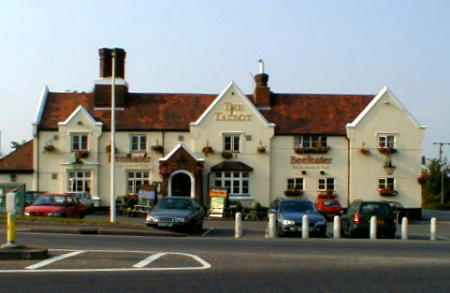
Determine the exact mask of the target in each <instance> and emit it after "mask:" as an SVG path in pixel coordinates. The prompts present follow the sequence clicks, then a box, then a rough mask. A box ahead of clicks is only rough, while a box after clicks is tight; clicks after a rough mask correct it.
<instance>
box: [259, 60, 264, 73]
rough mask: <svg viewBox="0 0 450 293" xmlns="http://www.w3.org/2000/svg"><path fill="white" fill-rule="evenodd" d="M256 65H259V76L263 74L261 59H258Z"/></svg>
mask: <svg viewBox="0 0 450 293" xmlns="http://www.w3.org/2000/svg"><path fill="white" fill-rule="evenodd" d="M258 63H259V74H263V73H264V61H263V60H262V59H259V60H258Z"/></svg>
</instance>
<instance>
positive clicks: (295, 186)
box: [287, 178, 303, 190]
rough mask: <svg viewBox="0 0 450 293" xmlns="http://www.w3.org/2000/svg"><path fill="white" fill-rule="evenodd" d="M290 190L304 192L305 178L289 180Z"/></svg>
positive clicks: (288, 186)
mask: <svg viewBox="0 0 450 293" xmlns="http://www.w3.org/2000/svg"><path fill="white" fill-rule="evenodd" d="M287 189H288V190H303V178H288V180H287Z"/></svg>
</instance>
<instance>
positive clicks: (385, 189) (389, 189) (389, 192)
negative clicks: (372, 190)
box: [378, 188, 398, 196]
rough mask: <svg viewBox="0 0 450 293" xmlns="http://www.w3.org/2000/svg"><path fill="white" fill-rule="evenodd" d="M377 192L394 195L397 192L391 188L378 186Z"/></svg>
mask: <svg viewBox="0 0 450 293" xmlns="http://www.w3.org/2000/svg"><path fill="white" fill-rule="evenodd" d="M378 193H379V194H380V195H381V196H396V195H397V194H398V192H397V191H396V190H394V189H391V188H379V189H378Z"/></svg>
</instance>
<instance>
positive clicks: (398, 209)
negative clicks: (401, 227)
mask: <svg viewBox="0 0 450 293" xmlns="http://www.w3.org/2000/svg"><path fill="white" fill-rule="evenodd" d="M386 202H387V203H388V204H389V205H390V206H391V208H392V210H393V211H394V215H395V221H396V222H397V223H398V224H401V222H402V218H403V217H407V213H406V211H405V208H404V207H403V205H402V204H401V203H399V202H398V201H393V200H386Z"/></svg>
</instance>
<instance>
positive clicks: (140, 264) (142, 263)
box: [133, 252, 166, 268]
mask: <svg viewBox="0 0 450 293" xmlns="http://www.w3.org/2000/svg"><path fill="white" fill-rule="evenodd" d="M164 255H166V253H165V252H160V253H156V254H152V255H150V256H149V257H146V258H144V259H143V260H141V261H140V262H138V263H137V264H135V265H133V268H143V267H146V266H148V265H149V264H151V263H152V262H154V261H155V260H157V259H158V258H160V257H162V256H164Z"/></svg>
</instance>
